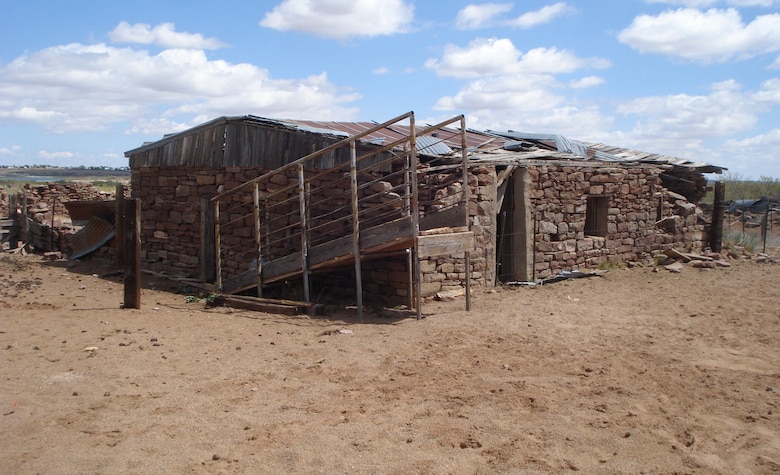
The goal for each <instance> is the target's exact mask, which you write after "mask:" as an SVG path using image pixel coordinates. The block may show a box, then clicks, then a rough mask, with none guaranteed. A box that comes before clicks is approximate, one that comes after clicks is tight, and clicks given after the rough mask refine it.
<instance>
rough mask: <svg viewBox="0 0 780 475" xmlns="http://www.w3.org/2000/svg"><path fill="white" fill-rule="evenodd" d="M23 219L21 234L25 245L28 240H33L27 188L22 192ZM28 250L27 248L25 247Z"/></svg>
mask: <svg viewBox="0 0 780 475" xmlns="http://www.w3.org/2000/svg"><path fill="white" fill-rule="evenodd" d="M20 219H21V225H22V228H21V235H20V236H19V237H20V238H21V241H22V247H25V246H26V245H27V243H28V242H30V241H31V236H30V222H29V218H28V217H27V190H26V189H25V190H24V191H23V192H22V216H21V217H20ZM25 250H26V249H25Z"/></svg>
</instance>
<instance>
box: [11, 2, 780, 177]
mask: <svg viewBox="0 0 780 475" xmlns="http://www.w3.org/2000/svg"><path fill="white" fill-rule="evenodd" d="M779 6H780V0H599V1H593V0H589V1H585V0H572V1H560V2H556V1H515V2H489V3H480V2H468V1H457V0H450V1H448V2H433V1H419V0H418V1H413V0H274V1H270V0H268V1H241V0H231V1H227V2H213V1H208V2H207V1H200V0H189V1H187V2H165V1H159V0H158V1H154V2H153V1H147V0H134V1H133V2H126V1H121V0H119V1H115V2H105V1H103V0H95V1H84V0H82V1H79V0H71V1H68V2H65V1H35V0H33V1H30V2H10V1H6V0H3V1H2V10H1V11H2V15H0V39H2V40H1V41H0V165H21V164H52V165H62V166H75V165H87V166H92V165H108V166H126V165H127V161H126V159H125V158H124V152H125V151H126V150H130V149H132V148H135V147H137V146H140V145H141V144H142V143H143V142H145V141H153V140H157V139H159V138H161V137H162V135H163V134H166V133H171V132H177V131H180V130H184V129H186V128H189V127H191V126H194V125H197V124H199V123H202V122H205V121H207V120H210V119H213V118H215V117H219V116H222V115H245V114H252V115H258V116H263V117H270V118H279V119H283V118H291V119H318V120H375V121H379V122H382V121H385V120H388V119H391V118H393V117H396V116H398V115H400V114H403V113H405V112H407V111H410V110H412V111H414V112H415V115H416V118H417V120H418V121H419V122H433V121H438V120H441V119H445V118H450V117H454V116H457V115H459V114H465V115H466V118H467V125H468V126H469V127H471V128H475V129H479V130H486V129H492V130H509V129H511V130H515V131H523V132H534V133H556V134H561V135H565V136H567V137H569V138H572V139H578V140H583V141H593V142H603V143H607V144H610V145H615V146H621V147H627V148H635V149H639V150H645V151H649V152H654V153H663V154H668V155H672V156H676V157H680V158H687V159H691V160H697V161H698V160H701V161H707V162H710V163H714V164H717V165H721V166H725V167H727V168H729V170H730V172H732V173H736V174H741V175H742V176H743V177H744V178H758V177H760V176H771V177H775V178H780V153H779V152H778V150H780V13H778V10H780V9H779V8H778V7H779Z"/></svg>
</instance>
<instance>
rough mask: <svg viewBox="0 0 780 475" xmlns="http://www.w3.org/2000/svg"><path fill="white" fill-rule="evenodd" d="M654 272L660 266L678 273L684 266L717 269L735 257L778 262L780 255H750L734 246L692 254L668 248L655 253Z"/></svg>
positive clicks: (725, 265) (726, 265)
mask: <svg viewBox="0 0 780 475" xmlns="http://www.w3.org/2000/svg"><path fill="white" fill-rule="evenodd" d="M654 257H655V259H656V263H657V265H656V268H655V269H654V270H655V271H656V272H658V271H659V270H660V268H664V269H666V270H668V271H669V272H674V273H680V272H682V271H683V269H684V268H685V267H686V266H689V267H692V268H695V269H717V268H722V267H731V261H733V260H737V259H744V260H753V261H755V262H760V263H769V264H780V257H775V256H770V255H769V254H764V253H758V254H756V255H751V254H750V253H747V252H745V249H744V248H741V247H738V246H734V247H733V248H731V249H729V250H724V251H723V252H722V253H715V252H704V253H702V254H694V253H688V252H680V251H678V250H676V249H669V250H667V251H664V252H661V253H658V254H656V255H655V256H654Z"/></svg>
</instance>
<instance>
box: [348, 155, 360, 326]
mask: <svg viewBox="0 0 780 475" xmlns="http://www.w3.org/2000/svg"><path fill="white" fill-rule="evenodd" d="M349 181H350V188H351V191H352V255H353V257H354V258H355V292H356V293H357V311H358V317H360V320H361V321H362V320H363V271H362V268H361V266H360V207H359V203H358V180H357V150H356V148H355V141H354V140H353V141H351V142H349Z"/></svg>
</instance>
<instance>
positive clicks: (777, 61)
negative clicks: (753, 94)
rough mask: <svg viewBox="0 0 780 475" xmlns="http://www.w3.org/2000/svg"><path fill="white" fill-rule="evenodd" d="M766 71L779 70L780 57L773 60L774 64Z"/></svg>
mask: <svg viewBox="0 0 780 475" xmlns="http://www.w3.org/2000/svg"><path fill="white" fill-rule="evenodd" d="M767 69H780V56H778V57H777V58H775V60H774V62H773V63H772V64H770V65H769V66H768V68H767Z"/></svg>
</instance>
